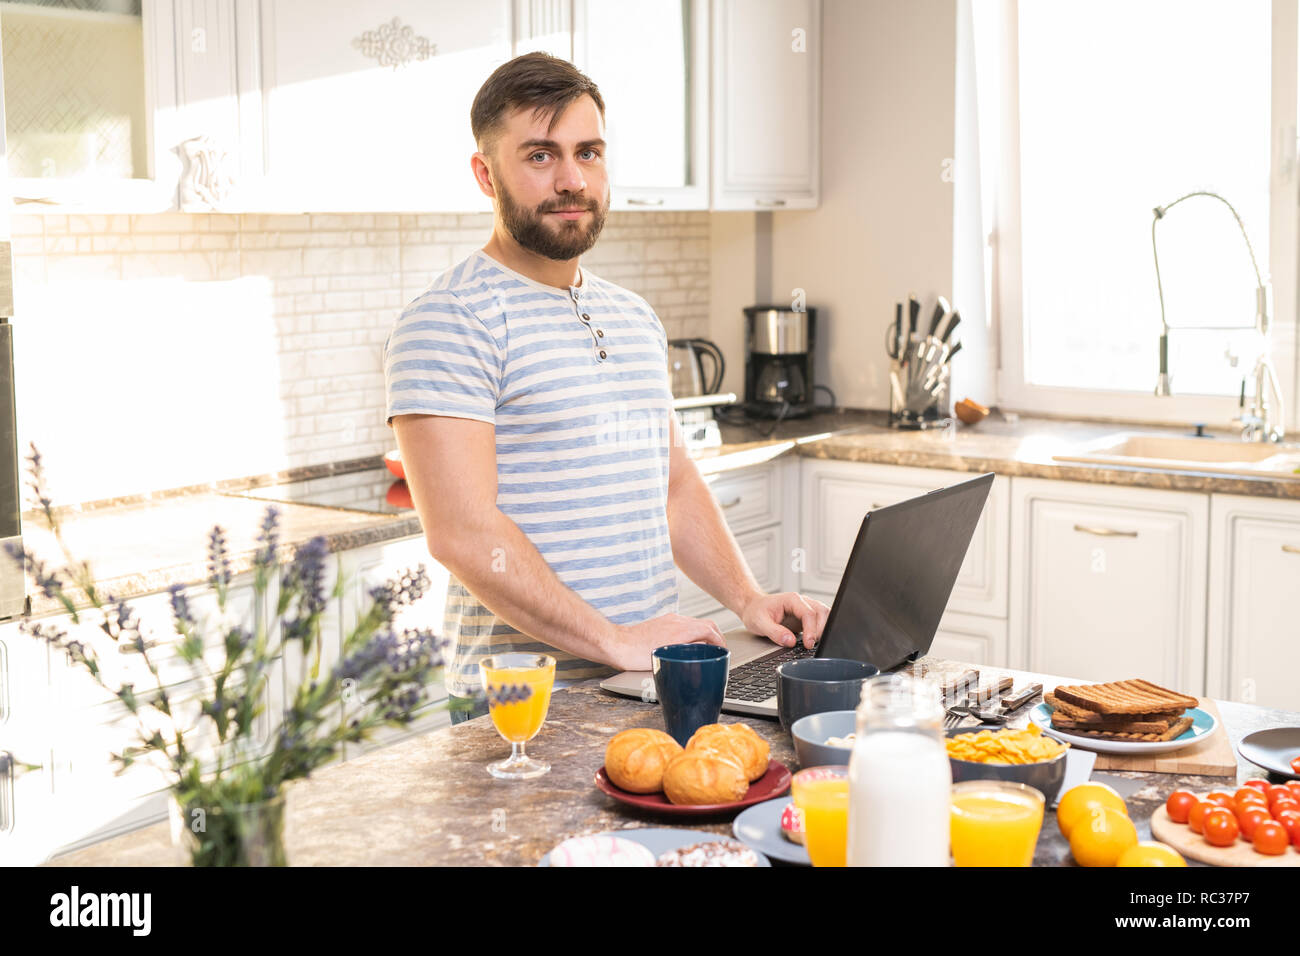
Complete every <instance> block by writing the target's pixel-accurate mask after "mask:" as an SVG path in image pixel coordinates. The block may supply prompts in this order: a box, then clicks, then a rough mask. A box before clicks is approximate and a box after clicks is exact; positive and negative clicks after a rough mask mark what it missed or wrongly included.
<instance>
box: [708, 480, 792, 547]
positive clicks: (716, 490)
mask: <svg viewBox="0 0 1300 956" xmlns="http://www.w3.org/2000/svg"><path fill="white" fill-rule="evenodd" d="M704 480H705V481H707V482H708V483H709V490H711V491H712V492H713V497H714V498H716V499H717V501H718V504H719V505H720V506H721V507H722V516H723V517H724V518H725V519H726V521H727V527H729V528H731V530H732V533H733V534H739V533H740V532H742V531H748V530H750V529H752V528H761V527H763V526H764V525H769V524H774V523H776V522H778V521H780V520H781V470H780V469H779V468H777V467H776V463H769V464H765V465H761V466H758V467H755V468H746V469H744V470H743V471H736V472H721V473H719V474H717V475H709V476H706V477H705V479H704Z"/></svg>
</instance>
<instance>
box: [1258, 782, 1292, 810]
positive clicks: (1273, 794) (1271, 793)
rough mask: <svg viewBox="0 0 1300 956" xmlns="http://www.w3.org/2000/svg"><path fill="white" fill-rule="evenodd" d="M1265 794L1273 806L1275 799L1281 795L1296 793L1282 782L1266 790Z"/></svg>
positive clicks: (1288, 795)
mask: <svg viewBox="0 0 1300 956" xmlns="http://www.w3.org/2000/svg"><path fill="white" fill-rule="evenodd" d="M1264 796H1266V797H1268V802H1269V805H1270V806H1272V804H1273V801H1274V800H1276V799H1278V798H1279V797H1294V796H1295V794H1294V793H1292V792H1291V791H1290V790H1288V789H1287V788H1286V787H1284V786H1282V785H1281V784H1277V783H1275V784H1272V785H1271V786H1270V787H1269V788H1268V789H1267V790H1265V791H1264Z"/></svg>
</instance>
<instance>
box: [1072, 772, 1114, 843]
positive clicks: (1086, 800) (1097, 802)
mask: <svg viewBox="0 0 1300 956" xmlns="http://www.w3.org/2000/svg"><path fill="white" fill-rule="evenodd" d="M1093 807H1110V808H1111V809H1112V810H1118V811H1119V812H1120V813H1122V814H1124V816H1128V807H1127V806H1125V804H1124V798H1123V797H1121V796H1120V795H1119V794H1118V793H1116V792H1115V789H1114V788H1113V787H1108V786H1106V784H1104V783H1081V784H1079V785H1078V786H1077V787H1071V788H1070V789H1069V790H1067V791H1066V792H1065V796H1063V797H1061V802H1060V804H1059V805H1058V806H1057V808H1056V824H1057V826H1059V827H1060V828H1061V835H1062V836H1063V837H1065V838H1066V839H1067V840H1068V839H1070V831H1071V830H1072V829H1074V822H1075V820H1077V819H1079V818H1080V817H1081V816H1082V815H1083V813H1084V811H1086V810H1090V809H1092V808H1093Z"/></svg>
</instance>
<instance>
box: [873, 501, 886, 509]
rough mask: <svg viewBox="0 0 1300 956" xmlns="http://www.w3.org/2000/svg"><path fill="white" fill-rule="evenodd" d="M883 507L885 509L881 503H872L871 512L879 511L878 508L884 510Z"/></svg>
mask: <svg viewBox="0 0 1300 956" xmlns="http://www.w3.org/2000/svg"><path fill="white" fill-rule="evenodd" d="M883 507H885V506H884V505H882V504H881V503H880V502H879V501H873V502H871V510H872V511H875V510H877V509H878V508H883Z"/></svg>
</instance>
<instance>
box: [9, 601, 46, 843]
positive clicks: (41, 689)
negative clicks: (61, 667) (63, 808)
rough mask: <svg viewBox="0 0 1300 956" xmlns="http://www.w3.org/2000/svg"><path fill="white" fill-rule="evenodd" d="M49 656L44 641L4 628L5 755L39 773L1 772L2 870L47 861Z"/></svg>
mask: <svg viewBox="0 0 1300 956" xmlns="http://www.w3.org/2000/svg"><path fill="white" fill-rule="evenodd" d="M49 690H50V676H49V654H48V652H47V648H46V646H45V644H44V643H43V642H42V641H39V640H37V639H36V638H33V637H29V636H27V635H25V634H20V633H19V632H18V624H17V623H16V622H10V623H7V624H3V625H0V755H3V756H4V757H6V758H8V759H10V760H14V761H20V762H22V763H25V764H29V765H32V766H34V767H36V768H37V769H32V770H26V771H23V772H21V773H20V772H18V771H17V770H16V769H15V768H13V767H12V766H11V767H10V768H9V769H8V770H4V769H0V866H30V865H33V864H35V863H39V862H41V861H43V860H45V859H46V858H47V856H48V855H49V850H50V847H49V846H48V836H47V833H48V828H49V816H50V812H51V802H52V801H51V796H50V788H51V774H50V745H51V739H50V734H49V725H50V724H49V721H50V714H49Z"/></svg>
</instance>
